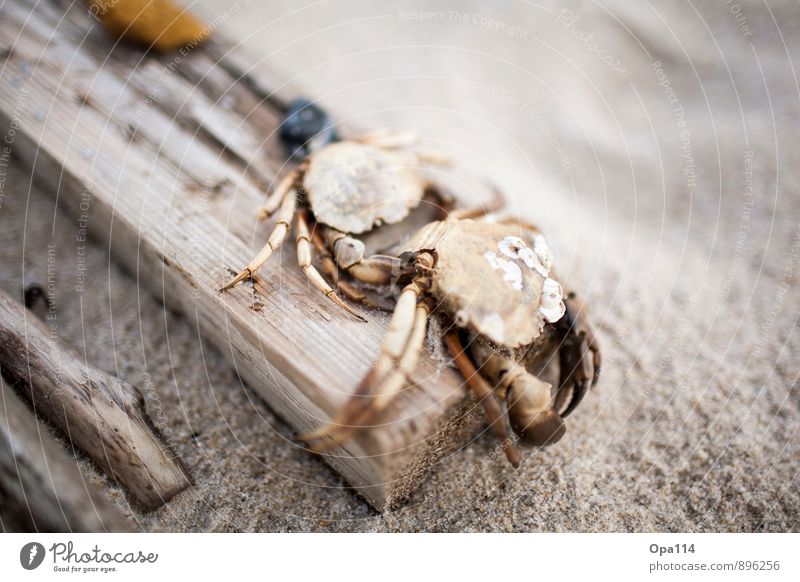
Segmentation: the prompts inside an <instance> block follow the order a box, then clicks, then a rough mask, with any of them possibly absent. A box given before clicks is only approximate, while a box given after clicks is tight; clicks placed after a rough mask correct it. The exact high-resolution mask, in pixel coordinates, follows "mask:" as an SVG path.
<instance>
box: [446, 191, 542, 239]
mask: <svg viewBox="0 0 800 582" xmlns="http://www.w3.org/2000/svg"><path fill="white" fill-rule="evenodd" d="M491 188H492V199H491V200H489V202H487V203H486V204H484V205H482V206H476V207H474V208H461V209H459V210H452V211H450V212H448V213H447V218H449V219H457V220H461V219H464V218H482V217H484V216H487V215H489V214H493V213H495V212H497V211H498V210H501V209H503V208H504V207H505V205H506V199H505V197H504V196H503V193H502V192H501V191H500V189H499V188H498V187H497V186H494V185H492V186H491ZM506 220H507V219H501V220H499V221H498V222H500V223H501V224H505V223H506ZM535 231H536V232H538V231H539V229H538V228H537V229H535Z"/></svg>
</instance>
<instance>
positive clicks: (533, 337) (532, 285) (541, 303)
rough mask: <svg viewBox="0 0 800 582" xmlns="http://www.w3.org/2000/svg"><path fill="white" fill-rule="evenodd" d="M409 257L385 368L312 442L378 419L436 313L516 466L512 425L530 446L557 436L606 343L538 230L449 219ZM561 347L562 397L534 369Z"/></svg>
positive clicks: (592, 378) (334, 439)
mask: <svg viewBox="0 0 800 582" xmlns="http://www.w3.org/2000/svg"><path fill="white" fill-rule="evenodd" d="M465 215H467V213H464V214H462V215H461V216H465ZM398 256H399V257H401V259H402V260H403V265H404V267H403V275H401V278H400V281H405V282H406V286H405V287H404V289H403V291H402V293H401V294H400V297H399V299H398V301H397V304H396V307H395V310H394V313H393V315H392V318H391V321H390V323H389V328H388V331H387V334H386V338H385V340H384V343H383V346H382V348H381V351H380V354H379V356H378V359H377V361H376V362H375V365H373V367H372V368H371V370H370V372H369V373H368V374H367V375H366V376H365V378H364V379H363V381H362V382H361V384H360V385H359V387H358V389H357V390H356V392H355V394H354V395H353V397H352V398H351V399H350V400H349V401H348V402H347V403H346V404H345V405H344V406H343V408H342V409H341V410H340V412H339V413H338V414H337V415H336V416H335V418H333V419H332V421H331V422H330V423H329V424H328V425H326V426H324V427H322V428H321V429H319V430H317V431H315V432H313V433H310V434H308V435H304V436H303V437H301V439H303V440H305V441H306V442H309V443H312V448H313V449H314V450H317V451H322V450H326V449H328V448H330V447H332V446H334V445H336V444H341V443H343V442H345V441H346V440H347V439H348V438H350V437H351V436H352V434H353V433H354V432H355V431H357V430H360V429H364V428H365V427H367V426H369V423H370V422H371V421H372V420H373V419H374V418H375V416H376V415H377V414H378V413H379V412H380V411H382V410H383V409H385V408H386V406H387V405H388V404H389V403H390V402H391V401H392V399H393V398H394V397H395V396H396V395H397V394H398V393H399V392H400V391H401V390H403V388H404V387H405V385H406V383H407V380H408V377H409V375H410V374H411V373H412V372H413V371H414V369H415V367H416V365H417V361H418V356H419V351H420V349H421V348H422V346H423V343H424V340H425V336H426V325H427V320H428V318H429V316H430V315H431V312H432V311H434V310H436V311H437V312H438V313H441V314H442V315H443V317H444V318H445V325H446V329H449V331H448V332H447V333H446V335H445V340H446V344H447V347H448V349H449V351H450V354H451V356H452V357H453V360H454V362H455V364H456V366H457V368H458V369H459V371H460V372H461V374H462V375H463V376H464V378H465V380H466V382H467V384H468V385H469V387H470V389H471V390H472V392H473V394H474V395H475V397H476V398H477V399H478V400H479V401H480V402H481V403H482V405H483V408H484V410H485V413H486V416H487V420H488V421H489V423H490V424H491V426H492V428H493V430H494V431H495V433H497V435H498V436H499V437H500V439H501V442H502V443H504V449H505V452H506V456H507V457H508V459H509V461H511V463H512V464H514V465H515V466H516V465H517V464H518V462H519V456H518V452H517V450H516V446H515V445H514V440H515V439H512V438H510V435H509V433H508V429H507V422H509V423H510V425H511V428H512V429H513V431H514V433H516V435H517V436H518V437H519V439H520V440H521V441H523V442H524V443H526V444H531V445H547V444H552V443H555V442H556V441H558V440H559V439H560V438H561V437H562V436H563V435H564V433H565V424H564V418H565V417H566V416H568V415H569V414H570V413H571V412H572V411H573V410H574V409H575V407H576V406H577V405H578V403H579V402H580V401H581V399H582V398H583V396H584V395H585V394H586V392H587V390H588V388H589V387H590V386H591V385H594V383H595V382H596V381H597V378H598V374H599V372H600V351H599V349H598V346H597V343H596V342H595V340H594V337H593V335H592V332H591V329H590V328H589V326H588V325H587V324H586V323H585V322H584V321H583V318H582V317H581V312H582V309H581V306H580V305H579V304H578V302H577V300H576V299H575V296H574V295H573V294H567V296H566V297H565V296H564V294H563V291H562V287H561V284H560V283H559V282H558V281H557V279H556V275H555V273H554V271H553V267H552V263H553V259H552V255H551V253H550V250H549V248H548V246H547V242H546V240H545V238H544V236H543V235H542V234H541V233H540V232H539V230H538V229H537V228H536V227H533V226H531V225H524V224H523V225H520V224H519V222H517V221H507V222H504V221H490V220H489V219H488V218H486V217H482V218H480V219H477V220H472V219H464V218H454V217H450V218H448V219H446V220H443V221H438V222H433V223H430V224H428V225H427V226H425V227H423V228H422V229H421V230H420V231H419V232H417V233H416V234H415V235H414V236H413V237H412V238H411V240H410V241H409V242H408V243H407V244H405V245H404V247H403V248H402V250H401V253H400V254H399V255H398ZM462 340H466V345H467V347H468V350H465V348H464V342H463V341H462ZM554 350H558V352H559V361H560V375H561V377H560V382H559V386H558V389H557V390H556V391H555V394H552V390H551V385H550V384H548V383H546V382H544V381H542V380H540V379H539V378H537V376H536V375H535V371H536V370H537V369H538V368H537V365H538V364H541V363H542V361H543V360H544V359H545V358H549V357H550V356H551V355H552V354H553V352H554ZM532 372H534V373H532ZM493 387H494V388H493ZM503 408H505V411H506V412H505V414H504V411H503ZM506 419H507V420H506Z"/></svg>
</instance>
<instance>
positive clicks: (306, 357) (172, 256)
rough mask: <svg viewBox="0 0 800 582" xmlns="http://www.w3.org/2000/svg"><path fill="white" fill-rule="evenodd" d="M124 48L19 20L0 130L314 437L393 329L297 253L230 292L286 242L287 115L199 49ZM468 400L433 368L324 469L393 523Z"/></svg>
mask: <svg viewBox="0 0 800 582" xmlns="http://www.w3.org/2000/svg"><path fill="white" fill-rule="evenodd" d="M4 10H5V8H4ZM62 17H63V19H62ZM112 45H113V42H112V41H111V39H110V38H109V37H108V36H107V35H106V33H105V32H104V31H102V30H101V29H100V28H99V27H98V26H96V23H95V22H94V21H93V20H92V19H91V18H89V17H88V16H87V14H86V12H85V10H83V9H82V8H81V7H80V6H74V5H73V6H71V7H69V8H68V9H67V15H66V16H65V17H64V15H63V14H61V13H59V12H58V9H57V8H55V7H53V6H52V5H50V4H48V3H39V4H36V5H35V6H34V3H33V2H31V1H25V2H20V3H18V4H16V5H14V6H13V7H12V8H11V9H9V10H8V11H7V13H6V15H5V16H4V18H3V20H2V21H0V54H6V55H7V56H6V58H5V59H4V63H3V66H4V69H3V72H2V74H0V117H2V118H3V121H4V122H5V123H11V124H13V125H14V126H15V135H14V148H15V152H16V154H17V155H18V157H19V159H20V160H23V161H24V162H26V163H27V164H30V165H31V167H32V171H33V173H34V175H35V176H36V177H37V179H38V180H40V181H42V182H43V183H44V184H45V185H46V186H48V187H50V188H51V189H52V190H53V193H54V194H55V195H57V196H58V199H59V202H60V203H61V204H62V206H63V208H65V209H66V210H67V211H68V212H69V213H70V214H72V215H73V216H76V217H81V218H80V219H81V221H82V222H85V223H86V224H87V226H88V229H89V231H90V233H91V234H92V235H93V236H95V237H97V238H99V239H102V240H109V241H110V247H111V250H112V253H113V254H114V256H115V257H116V259H117V260H118V261H120V262H121V263H122V264H123V265H125V266H127V268H128V269H129V270H130V271H131V272H132V273H135V274H136V276H137V278H138V280H139V282H141V283H142V284H145V285H147V286H149V287H150V288H151V289H152V290H153V292H155V293H157V294H158V295H159V296H162V297H163V298H164V299H165V301H166V302H167V303H168V304H169V305H171V306H173V307H174V308H176V309H179V310H181V311H182V312H183V313H185V314H186V315H187V316H189V317H191V318H196V319H197V320H198V322H199V324H200V326H201V329H202V330H203V333H204V334H205V335H206V336H207V337H208V338H209V339H210V340H211V341H212V342H213V343H215V344H216V345H217V346H218V347H219V348H220V349H222V350H223V351H224V352H225V353H226V354H227V355H228V356H229V357H230V359H231V361H232V363H233V365H234V366H235V367H236V370H237V371H238V372H239V374H240V375H241V377H242V378H243V379H244V380H245V381H246V382H248V384H249V385H251V386H252V387H253V388H254V389H255V390H256V391H257V392H258V393H259V394H260V395H262V397H263V398H264V399H265V400H266V401H267V403H268V404H269V405H270V406H271V407H272V408H273V409H274V410H275V411H276V412H277V413H279V414H280V415H281V416H283V417H284V418H285V419H286V420H287V421H288V422H289V423H290V424H291V425H292V426H293V427H295V428H296V429H297V430H298V431H303V432H305V431H308V430H311V429H314V428H317V427H318V426H319V425H320V424H322V423H324V422H326V421H327V419H328V418H330V416H331V415H332V414H333V412H334V411H335V410H336V409H337V407H338V406H339V405H340V404H341V403H342V402H343V401H344V400H345V399H346V398H347V396H348V395H349V394H350V393H351V392H352V390H353V389H354V387H355V386H356V385H357V382H358V380H359V379H360V378H361V377H362V376H363V374H364V373H365V372H366V371H367V369H368V366H369V365H370V362H371V361H372V360H373V358H374V357H375V355H376V354H377V351H378V347H379V345H380V341H381V339H382V336H383V333H384V329H385V324H386V322H387V319H388V318H387V317H386V315H385V314H382V313H377V312H365V313H364V315H366V316H367V317H368V319H369V322H368V323H367V324H364V323H359V322H356V321H353V320H352V319H350V318H347V317H345V316H343V315H342V314H341V313H340V312H339V311H337V310H336V309H334V308H333V307H332V306H331V304H330V303H329V302H327V300H326V299H325V298H324V297H322V296H321V295H319V294H317V293H315V291H314V290H313V289H312V288H310V287H309V286H308V284H307V282H306V281H305V279H304V277H303V275H302V273H301V272H300V271H299V269H297V268H296V267H295V265H296V260H295V253H294V249H293V248H292V245H291V244H287V245H286V246H285V247H284V248H283V249H282V251H281V253H280V256H279V257H273V258H274V260H273V261H271V262H270V263H268V265H267V266H266V267H265V268H264V269H263V270H262V272H261V277H260V278H259V279H258V280H257V282H256V284H255V286H254V288H253V289H250V288H248V287H243V288H239V289H236V290H234V291H233V292H231V293H228V294H225V295H220V294H219V293H218V292H217V289H218V288H219V287H220V285H221V283H222V282H223V281H225V280H226V279H227V278H228V277H229V275H230V270H231V269H234V268H238V267H240V266H241V265H243V264H245V263H246V262H247V260H248V259H249V258H250V256H251V255H252V253H253V252H254V251H255V250H257V249H258V248H259V247H260V246H261V245H262V244H263V241H264V239H265V237H266V236H267V234H268V232H269V229H270V227H271V226H272V225H271V224H259V223H257V221H256V220H255V215H256V209H257V208H258V206H259V205H260V204H261V203H263V199H264V187H265V186H266V185H267V184H265V182H267V183H269V182H272V181H273V180H274V179H275V176H276V173H277V172H280V171H282V169H283V167H284V160H283V159H282V153H281V152H280V150H279V148H278V145H277V143H276V141H277V137H276V129H277V122H278V119H279V112H278V111H277V109H276V108H275V105H274V103H273V102H272V101H269V102H265V100H264V99H263V98H262V96H261V95H260V94H259V93H257V92H255V93H254V92H253V91H252V89H251V88H250V87H248V86H247V85H246V84H243V83H241V82H237V79H235V78H234V77H233V76H231V74H230V70H232V69H233V70H235V67H233V66H231V67H221V66H219V65H217V64H216V62H215V59H214V58H212V56H211V53H204V52H203V50H204V49H202V48H199V49H195V50H194V51H193V52H192V53H191V54H188V55H175V56H166V57H158V58H156V57H152V56H146V57H145V56H142V54H141V53H139V52H137V51H136V50H135V49H130V48H128V47H125V46H118V47H116V48H115V49H114V50H113V52H109V51H110V49H111V47H112ZM218 52H219V44H217V45H216V46H215V47H214V53H215V54H217V53H218ZM189 63H190V64H189ZM203 71H205V72H203ZM225 79H227V80H228V81H227V84H228V89H225V86H226V82H225ZM253 147H255V148H256V149H255V151H253V152H250V148H253ZM92 283H93V281H92V280H91V279H90V280H88V281H87V283H86V284H92ZM256 291H257V293H256ZM464 399H465V391H464V389H463V388H462V386H461V382H460V380H459V379H458V378H457V376H456V374H455V372H454V371H453V370H451V369H449V368H447V367H442V366H441V365H437V364H436V363H434V361H433V360H432V359H431V358H430V357H423V359H422V361H421V363H420V366H419V369H418V371H417V372H416V374H415V375H414V377H413V378H412V385H411V386H410V387H409V389H408V390H407V391H405V392H404V393H403V394H402V395H401V397H400V398H398V400H397V401H396V403H395V405H394V406H393V407H392V408H390V409H389V410H388V411H387V412H386V414H385V415H384V417H383V418H382V419H381V420H382V422H383V423H385V424H384V426H383V427H381V428H380V429H376V430H372V431H370V432H369V433H368V434H364V435H361V436H360V437H359V438H357V439H356V440H354V441H353V442H351V443H349V444H348V445H347V446H346V447H345V448H344V449H337V450H335V451H333V452H332V453H331V454H329V455H327V456H326V457H325V459H326V461H327V462H328V463H330V464H331V465H332V466H333V467H334V468H335V469H336V470H337V471H339V472H340V473H341V474H342V475H343V476H344V477H345V478H346V479H347V481H348V482H349V483H350V484H351V485H353V486H354V487H355V488H356V489H357V490H358V491H359V492H360V493H361V494H362V495H363V496H364V497H366V498H367V499H368V500H369V501H370V502H371V503H372V504H373V505H374V506H375V507H376V508H378V509H383V508H386V507H389V506H391V505H394V504H396V503H398V502H399V501H400V500H401V499H402V498H403V497H404V496H406V495H407V494H408V493H409V492H410V491H411V490H412V489H413V488H414V486H415V485H416V484H417V483H418V482H419V481H420V479H421V478H422V476H423V475H424V474H425V473H426V471H427V470H428V468H429V467H430V466H431V465H432V464H433V463H435V462H436V460H437V459H438V458H439V457H440V456H441V455H442V454H444V453H445V452H446V451H447V450H448V449H450V448H452V447H453V446H455V445H456V444H457V443H458V442H459V440H460V438H461V437H463V436H464V435H463V433H464V429H463V427H464V418H463V415H462V412H463V411H464V410H465V400H464ZM459 427H460V430H457V428H459Z"/></svg>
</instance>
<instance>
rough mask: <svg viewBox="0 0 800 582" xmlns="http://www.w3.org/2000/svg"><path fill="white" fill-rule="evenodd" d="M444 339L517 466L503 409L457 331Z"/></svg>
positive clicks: (510, 459)
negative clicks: (474, 363)
mask: <svg viewBox="0 0 800 582" xmlns="http://www.w3.org/2000/svg"><path fill="white" fill-rule="evenodd" d="M444 339H445V343H447V349H448V350H450V355H451V356H453V361H454V362H455V364H456V367H457V368H458V371H459V372H461V375H462V376H463V377H464V380H466V382H467V385H469V388H470V390H472V393H473V394H474V395H475V398H477V399H478V401H479V402H480V403H481V405H482V406H483V410H484V412H485V413H486V420H487V421H488V422H489V426H491V427H492V430H493V431H494V433H495V434H496V435H497V438H499V439H500V444H501V446H502V447H503V450H504V452H505V454H506V458H507V459H508V461H509V463H511V464H512V465H513V466H514V467H519V452H518V451H517V447H516V445H515V444H514V440H513V439H512V438H511V436H510V435H509V434H508V427H507V426H506V419H505V417H504V416H503V411H502V410H501V409H500V404H499V403H498V401H497V398H495V395H494V393H493V392H492V388H491V386H489V384H488V383H487V382H486V380H485V379H484V378H483V376H481V375H480V373H479V372H478V371H477V370H476V369H475V366H474V365H473V363H472V362H471V361H470V359H469V358H468V357H467V354H466V352H465V351H464V346H463V345H462V344H461V339H460V338H459V337H458V333H457V332H450V333H448V334H447V335H446V336H445V338H444Z"/></svg>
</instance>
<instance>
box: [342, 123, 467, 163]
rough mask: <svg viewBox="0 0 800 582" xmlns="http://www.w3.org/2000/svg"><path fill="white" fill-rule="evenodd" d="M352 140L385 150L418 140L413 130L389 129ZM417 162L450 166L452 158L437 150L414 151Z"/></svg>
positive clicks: (405, 145) (408, 145)
mask: <svg viewBox="0 0 800 582" xmlns="http://www.w3.org/2000/svg"><path fill="white" fill-rule="evenodd" d="M354 141H357V142H360V143H363V144H367V145H372V146H375V147H379V148H383V149H386V150H393V149H400V148H409V147H411V146H413V145H415V144H417V143H418V142H419V136H418V135H417V134H416V133H414V132H413V131H394V130H391V129H378V130H375V131H371V132H369V133H366V134H364V135H362V136H360V137H357V138H356V139H355V140H354ZM414 155H415V156H416V158H417V162H418V163H420V164H434V165H437V166H450V165H452V163H453V160H452V159H451V158H450V157H449V156H447V155H445V154H442V153H439V152H415V153H414Z"/></svg>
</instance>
